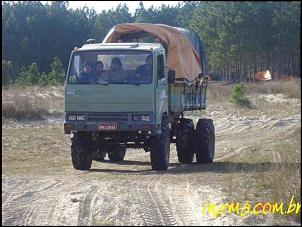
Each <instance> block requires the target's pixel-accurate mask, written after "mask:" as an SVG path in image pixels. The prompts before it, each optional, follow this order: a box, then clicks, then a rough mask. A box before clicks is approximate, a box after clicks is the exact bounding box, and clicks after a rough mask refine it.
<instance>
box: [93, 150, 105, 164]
mask: <svg viewBox="0 0 302 227" xmlns="http://www.w3.org/2000/svg"><path fill="white" fill-rule="evenodd" d="M106 153H107V151H104V150H101V149H95V150H93V152H92V160H94V161H97V162H101V161H104V160H105V157H106Z"/></svg>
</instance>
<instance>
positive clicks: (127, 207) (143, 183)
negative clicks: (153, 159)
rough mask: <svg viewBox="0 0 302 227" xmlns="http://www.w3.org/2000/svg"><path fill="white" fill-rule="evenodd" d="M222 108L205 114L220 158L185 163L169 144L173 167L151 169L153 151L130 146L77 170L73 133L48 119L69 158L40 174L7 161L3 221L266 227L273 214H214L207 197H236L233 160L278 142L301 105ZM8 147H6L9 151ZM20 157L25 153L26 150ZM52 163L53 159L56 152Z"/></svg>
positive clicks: (218, 200) (219, 201)
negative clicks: (231, 182)
mask: <svg viewBox="0 0 302 227" xmlns="http://www.w3.org/2000/svg"><path fill="white" fill-rule="evenodd" d="M223 108H224V107H222V106H220V105H217V106H211V108H210V109H211V111H209V112H207V116H206V117H209V118H213V120H214V125H215V131H216V149H215V159H214V162H213V163H211V164H201V165H199V164H196V161H195V158H194V161H193V164H190V165H183V164H180V163H179V162H178V160H177V154H176V150H175V145H174V144H171V155H170V156H171V157H170V166H169V168H168V171H151V165H150V157H149V153H145V152H144V151H143V150H135V149H129V150H127V153H126V156H125V160H124V161H123V162H120V163H114V162H110V161H109V160H108V158H106V160H105V161H103V162H95V161H94V162H93V164H92V168H91V170H89V171H76V170H74V169H73V167H72V164H71V158H70V154H69V152H70V150H69V149H70V147H69V146H70V140H69V135H64V134H63V128H62V122H61V121H60V119H51V118H49V119H48V120H49V122H48V124H51V125H52V129H53V130H55V132H58V133H60V135H59V138H61V139H59V140H57V141H54V142H53V145H51V144H50V146H57V148H56V149H58V150H62V152H61V153H59V154H60V155H59V157H57V158H60V159H63V163H64V166H62V167H60V168H58V169H54V168H51V170H49V169H48V168H43V166H41V169H40V171H38V172H37V171H35V170H34V169H33V170H32V171H27V172H23V170H22V169H21V168H20V170H18V167H16V171H14V172H13V173H11V172H10V171H8V166H6V165H2V225H4V226H12V225H13V226H21V225H29V226H34V225H42V226H44V225H51V226H66V225H72V226H75V225H97V226H99V225H124V226H126V225H139V226H145V225H166V226H180V225H182V226H191V225H195V226H209V225H210V226H214V225H220V226H222V225H266V224H267V223H268V221H269V219H270V218H271V216H270V215H269V214H268V215H262V216H261V215H260V216H259V215H258V216H256V215H246V216H240V215H237V214H235V213H230V214H229V213H226V212H225V213H223V214H220V215H218V216H217V217H214V216H213V215H212V214H207V213H204V214H202V212H201V210H202V207H203V205H204V204H207V203H212V202H213V203H215V204H217V205H221V204H223V203H226V202H230V201H229V199H228V193H227V189H226V186H227V185H228V183H227V181H228V179H229V176H228V171H229V170H228V168H229V163H230V162H229V161H230V160H231V159H232V157H235V156H238V155H239V154H240V155H242V152H247V151H249V150H252V149H254V147H257V145H259V146H260V145H261V143H267V141H270V142H274V140H275V139H276V138H277V137H278V136H281V135H286V134H288V133H291V132H292V131H293V130H294V129H295V128H296V127H297V125H300V124H301V111H300V108H299V109H297V110H296V111H295V112H294V113H293V114H292V115H290V116H285V115H284V116H282V115H273V116H265V115H251V116H242V117H238V115H236V114H223V113H224V111H223ZM189 117H191V118H193V119H194V120H195V121H197V119H198V118H199V117H198V116H196V114H194V116H189ZM201 117H203V116H201ZM44 124H45V122H44ZM14 127H16V125H15V124H5V125H3V124H2V133H3V134H4V136H5V132H6V131H7V130H10V129H11V128H14ZM19 127H20V130H19V133H18V134H17V133H16V135H15V138H14V141H16V140H18V139H21V140H22V138H21V137H22V126H19ZM31 127H33V130H35V127H41V126H40V125H39V123H35V124H34V125H32V126H31ZM4 136H2V141H4V142H5V141H6V140H7V138H6V137H4ZM23 136H24V135H23ZM40 139H41V142H43V141H44V140H46V138H45V139H43V137H41V138H40ZM44 142H45V141H44ZM18 146H19V151H18V150H17V149H18ZM23 146H27V144H26V141H25V142H23V143H20V144H19V145H15V147H17V149H16V148H15V149H14V152H21V151H22V148H23ZM8 150H9V148H8V147H7V146H5V147H3V146H2V154H3V156H5V155H7V154H8V153H7V151H8ZM27 150H30V148H29V149H27ZM22 155H23V156H26V154H25V152H24V153H23V154H22ZM35 155H39V154H38V153H36V154H35ZM4 158H5V157H2V164H4V163H3V160H4ZM32 158H33V159H34V158H35V156H32ZM5 160H6V159H5ZM26 160H29V159H25V161H24V162H25V163H24V164H25V165H26ZM274 161H277V160H272V162H274ZM49 162H53V163H54V165H55V162H56V158H55V157H54V158H52V159H49ZM28 165H31V162H30V161H28Z"/></svg>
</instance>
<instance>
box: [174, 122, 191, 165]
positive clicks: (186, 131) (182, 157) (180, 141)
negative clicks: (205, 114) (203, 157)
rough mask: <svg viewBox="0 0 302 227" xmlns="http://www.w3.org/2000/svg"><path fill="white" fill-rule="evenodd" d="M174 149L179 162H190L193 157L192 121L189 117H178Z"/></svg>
mask: <svg viewBox="0 0 302 227" xmlns="http://www.w3.org/2000/svg"><path fill="white" fill-rule="evenodd" d="M176 150H177V157H178V161H179V162H180V163H184V164H190V163H192V161H193V158H194V122H193V121H192V120H191V119H186V118H181V119H180V122H179V124H178V131H177V136H176Z"/></svg>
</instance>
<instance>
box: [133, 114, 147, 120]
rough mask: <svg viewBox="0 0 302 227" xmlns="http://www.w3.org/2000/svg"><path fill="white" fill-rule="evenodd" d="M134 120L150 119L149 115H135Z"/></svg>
mask: <svg viewBox="0 0 302 227" xmlns="http://www.w3.org/2000/svg"><path fill="white" fill-rule="evenodd" d="M133 121H150V116H149V115H133Z"/></svg>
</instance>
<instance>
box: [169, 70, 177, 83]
mask: <svg viewBox="0 0 302 227" xmlns="http://www.w3.org/2000/svg"><path fill="white" fill-rule="evenodd" d="M174 81H175V70H172V69H170V70H169V71H168V83H170V84H172V83H174Z"/></svg>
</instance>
